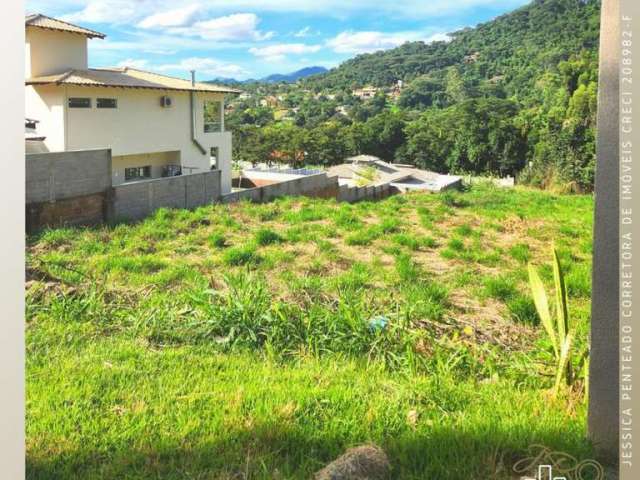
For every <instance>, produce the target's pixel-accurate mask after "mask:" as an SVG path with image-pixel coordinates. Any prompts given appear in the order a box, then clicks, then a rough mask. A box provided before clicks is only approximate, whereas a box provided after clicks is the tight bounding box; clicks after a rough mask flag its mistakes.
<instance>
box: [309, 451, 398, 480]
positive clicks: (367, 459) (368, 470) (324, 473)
mask: <svg viewBox="0 0 640 480" xmlns="http://www.w3.org/2000/svg"><path fill="white" fill-rule="evenodd" d="M390 472H391V465H390V464H389V459H388V458H387V455H386V454H385V453H384V451H383V450H382V449H381V448H380V447H378V446H376V445H361V446H359V447H354V448H350V449H348V450H347V451H346V452H345V453H344V454H342V455H341V456H340V457H338V458H337V459H335V460H334V461H333V462H331V463H330V464H328V465H327V466H326V467H324V468H323V469H322V470H320V471H319V472H317V473H316V474H315V475H314V477H313V478H314V480H385V479H387V478H389V474H390Z"/></svg>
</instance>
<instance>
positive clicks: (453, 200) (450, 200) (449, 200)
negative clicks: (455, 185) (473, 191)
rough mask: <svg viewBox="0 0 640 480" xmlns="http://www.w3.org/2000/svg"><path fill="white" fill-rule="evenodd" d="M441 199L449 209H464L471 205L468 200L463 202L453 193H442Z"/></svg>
mask: <svg viewBox="0 0 640 480" xmlns="http://www.w3.org/2000/svg"><path fill="white" fill-rule="evenodd" d="M440 199H441V200H442V203H443V204H445V205H446V206H447V207H454V208H463V207H467V206H468V205H469V202H467V201H466V200H463V199H462V198H460V197H459V196H458V195H457V194H455V193H453V192H444V193H442V194H441V195H440Z"/></svg>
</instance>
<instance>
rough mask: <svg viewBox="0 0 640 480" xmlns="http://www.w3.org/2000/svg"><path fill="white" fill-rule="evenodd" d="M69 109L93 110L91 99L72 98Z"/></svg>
mask: <svg viewBox="0 0 640 480" xmlns="http://www.w3.org/2000/svg"><path fill="white" fill-rule="evenodd" d="M69 108H91V99H90V98H79V97H71V98H69Z"/></svg>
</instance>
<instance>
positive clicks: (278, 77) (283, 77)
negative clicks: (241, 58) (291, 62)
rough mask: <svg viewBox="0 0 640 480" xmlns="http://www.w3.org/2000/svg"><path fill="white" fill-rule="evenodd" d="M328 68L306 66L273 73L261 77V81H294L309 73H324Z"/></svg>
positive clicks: (308, 75) (307, 75) (309, 74)
mask: <svg viewBox="0 0 640 480" xmlns="http://www.w3.org/2000/svg"><path fill="white" fill-rule="evenodd" d="M327 71H328V70H327V69H326V68H324V67H306V68H301V69H300V70H296V71H295V72H291V73H287V74H281V73H274V74H273V75H269V76H268V77H264V78H261V79H260V81H261V82H265V83H277V82H295V81H296V80H300V79H301V78H306V77H310V76H311V75H318V74H320V73H326V72H327Z"/></svg>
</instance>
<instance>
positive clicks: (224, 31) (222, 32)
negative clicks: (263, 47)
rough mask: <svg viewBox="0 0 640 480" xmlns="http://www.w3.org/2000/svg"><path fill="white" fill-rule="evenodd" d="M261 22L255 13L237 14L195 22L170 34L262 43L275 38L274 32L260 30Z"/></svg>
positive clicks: (174, 29) (175, 29) (170, 30)
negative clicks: (261, 41) (259, 24)
mask: <svg viewBox="0 0 640 480" xmlns="http://www.w3.org/2000/svg"><path fill="white" fill-rule="evenodd" d="M259 22H260V18H258V16H257V15H256V14H255V13H235V14H233V15H227V16H226V17H217V18H212V19H209V20H203V21H199V22H195V23H193V25H191V26H188V27H177V28H171V29H169V32H171V33H176V34H181V35H188V36H197V37H200V38H203V39H205V40H214V41H224V40H230V41H246V40H253V41H260V40H267V39H269V38H271V37H273V35H274V32H264V33H263V32H261V31H259V30H258V28H257V27H258V23H259Z"/></svg>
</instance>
